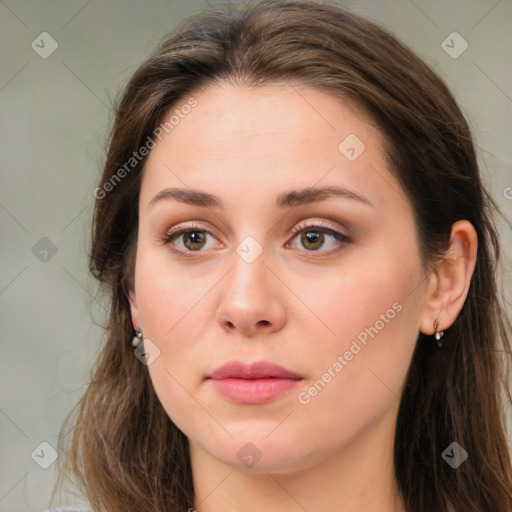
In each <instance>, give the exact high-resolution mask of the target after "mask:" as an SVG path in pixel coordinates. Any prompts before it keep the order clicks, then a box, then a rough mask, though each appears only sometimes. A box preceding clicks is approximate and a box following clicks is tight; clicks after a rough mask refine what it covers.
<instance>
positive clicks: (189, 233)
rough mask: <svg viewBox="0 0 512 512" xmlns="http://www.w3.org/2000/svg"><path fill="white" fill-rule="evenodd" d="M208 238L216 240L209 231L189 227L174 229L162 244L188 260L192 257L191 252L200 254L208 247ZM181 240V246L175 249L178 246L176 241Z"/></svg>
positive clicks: (166, 235)
mask: <svg viewBox="0 0 512 512" xmlns="http://www.w3.org/2000/svg"><path fill="white" fill-rule="evenodd" d="M208 237H212V238H215V237H214V236H213V235H212V234H211V233H210V232H209V231H206V230H205V229H202V228H201V227H200V226H194V225H192V226H190V225H189V226H187V227H184V228H181V229H180V228H177V229H172V230H171V231H170V232H168V233H166V234H165V236H164V237H163V238H162V239H161V242H162V244H164V245H169V246H170V249H171V250H172V251H173V252H175V253H177V254H179V255H180V256H183V257H184V258H188V257H190V256H191V254H190V253H191V252H200V251H201V249H203V248H204V247H205V246H206V245H207V244H206V242H207V239H208ZM179 239H181V240H180V242H181V244H178V247H177V248H175V247H173V246H174V245H176V244H175V243H174V242H175V240H179ZM180 245H181V247H180Z"/></svg>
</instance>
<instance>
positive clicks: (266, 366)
mask: <svg viewBox="0 0 512 512" xmlns="http://www.w3.org/2000/svg"><path fill="white" fill-rule="evenodd" d="M272 377H274V378H282V379H302V377H301V376H300V375H299V374H297V373H294V372H292V371H291V370H288V369H286V368H283V367H282V366H279V365H278V364H275V363H271V362H270V361H256V362H253V363H246V362H243V361H230V362H228V363H226V364H223V365H222V366H220V367H219V368H217V369H216V370H214V371H213V372H212V373H211V375H210V376H209V378H210V379H230V378H231V379H268V378H272Z"/></svg>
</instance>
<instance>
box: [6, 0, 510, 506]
mask: <svg viewBox="0 0 512 512" xmlns="http://www.w3.org/2000/svg"><path fill="white" fill-rule="evenodd" d="M340 4H343V5H345V6H346V7H348V8H350V9H351V10H353V11H355V12H358V13H360V14H363V15H366V16H367V17H369V18H370V19H373V20H374V21H377V22H378V23H381V24H383V25H384V26H386V27H388V28H389V29H391V30H392V31H393V32H394V33H395V34H396V35H397V36H399V37H400V38H401V39H402V40H403V41H405V42H406V43H407V44H408V45H409V46H411V47H412V48H413V49H414V50H416V52H418V54H419V55H420V56H421V57H423V58H424V60H426V61H427V63H429V64H430V65H432V66H433V67H434V68H435V69H436V71H437V72H438V73H439V74H440V75H441V76H442V77H443V78H444V79H445V80H446V81H447V83H448V85H449V86H450V87H451V89H452V91H453V92H454V93H455V95H456V97H457V98H458V100H459V103H460V105H461V106H462V108H463V110H464V112H465V113H466V115H467V117H468V119H469V121H470V123H471V125H472V128H473V131H474V135H475V138H476V142H477V145H478V151H479V157H480V160H481V163H482V171H483V175H484V179H485V181H486V183H487V186H488V187H489V189H490V191H491V193H492V194H493V196H494V198H495V199H496V201H497V202H498V204H499V205H500V206H501V208H502V209H503V211H504V212H505V214H506V215H507V217H508V218H509V219H510V218H512V167H511V162H512V144H511V141H512V133H511V131H512V130H511V121H510V120H511V119H512V86H511V78H512V77H511V72H512V69H511V48H512V30H511V28H512V23H511V22H512V1H511V0H500V1H497V0H449V1H446V0H432V1H422V0H415V1H412V0H387V1H375V0H364V1H357V2H356V1H345V2H340ZM216 5H218V2H215V1H214V0H210V1H209V2H205V1H195V0H194V1H192V0H175V1H164V0H151V1H147V2H135V1H133V0H131V1H121V0H113V1H100V0H89V1H88V0H67V1H63V0H53V1H49V0H32V1H28V0H27V1H25V0H3V1H0V42H1V49H2V51H1V54H0V112H1V117H0V141H1V151H0V173H1V183H2V186H1V189H0V236H1V245H0V253H1V267H0V314H1V324H0V325H1V343H2V345H1V354H2V356H1V363H0V384H1V386H0V429H1V438H0V458H1V470H0V471H1V473H0V475H1V476H0V512H14V511H21V510H25V511H42V510H44V509H45V508H47V507H48V505H49V497H50V492H51V490H52V488H53V484H54V480H55V476H56V467H57V462H54V461H53V459H54V454H53V452H52V447H53V448H57V434H58V431H59V428H60V425H61V423H62V421H63V419H64V417H65V415H66V414H67V413H69V412H70V410H71V408H72V407H73V406H74V405H75V403H76V401H77V400H78V399H79V397H80V396H81V394H82V392H83V390H84V386H85V383H86V381H87V372H88V370H89V367H90V365H91V364H92V362H93V360H94V358H95V357H96V354H97V347H98V344H99V341H100V338H101V335H102V329H101V328H100V327H99V326H98V322H101V320H102V317H103V314H104V310H103V307H102V305H101V304H100V303H98V302H96V301H95V300H94V299H92V298H91V295H94V291H95V283H94V282H93V280H92V278H90V277H89V276H88V272H87V259H86V254H87V251H88V248H89V225H90V221H91V214H92V205H93V189H94V188H95V186H96V182H97V180H98V178H99V175H100V172H101V167H102V164H103V161H104V154H105V140H106V136H107V134H108V130H109V128H110V125H111V122H112V119H113V117H112V109H111V104H112V102H113V100H114V99H115V98H116V95H117V94H118V92H119V90H120V88H121V87H122V86H123V84H125V83H126V80H127V79H128V78H129V76H130V75H131V74H132V73H133V71H134V70H135V69H136V67H137V66H138V65H139V64H140V63H141V62H142V60H143V59H144V58H145V57H146V56H147V55H148V54H149V53H150V51H151V50H152V49H153V48H154V46H155V44H157V43H158V42H159V41H160V39H161V38H162V37H163V36H164V34H166V33H168V32H169V31H171V30H172V29H173V28H174V27H175V26H176V24H177V23H179V22H180V21H182V20H183V19H184V18H186V17H187V16H189V15H191V14H194V13H197V12H199V11H202V10H205V9H207V10H209V9H211V8H212V7H215V6H216ZM453 32H457V33H458V34H459V35H453ZM42 33H46V34H42ZM41 34H42V35H41ZM443 41H444V43H443ZM466 44H467V48H466V49H465V47H466ZM56 45H58V46H57V47H56V49H55V50H54V48H55V46H56ZM52 50H54V51H53V53H51V54H50V52H51V51H52ZM501 230H502V240H503V244H504V256H505V262H504V263H505V266H506V279H505V281H504V282H503V287H504V288H505V289H506V290H507V294H508V295H507V300H508V302H509V304H510V289H511V288H512V287H511V286H510V285H511V278H512V272H511V268H512V266H511V260H510V254H511V253H512V236H511V232H510V228H506V227H505V224H504V223H502V225H501ZM509 311H510V306H509ZM41 443H48V444H41ZM48 445H50V446H48ZM52 462H53V463H52ZM44 466H48V467H47V468H46V469H45V467H44ZM68 501H69V503H77V502H78V500H77V499H76V498H73V497H69V498H67V497H66V496H65V495H64V496H62V497H61V499H60V501H59V503H60V504H62V505H64V504H66V503H67V502H68ZM53 505H54V506H55V505H56V503H53Z"/></svg>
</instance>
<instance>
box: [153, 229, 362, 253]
mask: <svg viewBox="0 0 512 512" xmlns="http://www.w3.org/2000/svg"><path fill="white" fill-rule="evenodd" d="M304 231H316V232H321V233H325V234H327V235H330V236H332V237H333V238H334V239H336V240H337V241H338V242H339V245H340V247H344V246H346V245H348V244H350V243H351V242H352V240H351V239H350V238H349V237H347V236H346V235H344V234H343V233H340V232H339V231H336V230H334V229H332V228H330V227H329V226H328V225H326V224H324V223H323V222H320V223H318V224H306V223H305V224H298V225H297V226H296V227H295V228H294V229H293V230H292V238H295V236H296V235H298V234H300V233H302V232H304ZM190 232H201V233H207V234H209V235H211V236H213V235H212V234H211V233H210V232H209V231H207V230H206V229H203V228H202V227H201V226H198V225H194V224H192V225H189V226H187V227H185V228H182V229H179V228H178V229H173V230H171V231H170V232H168V233H166V234H165V235H164V236H163V237H161V238H160V243H161V244H162V245H169V246H170V244H171V243H172V242H173V241H174V240H175V239H176V238H179V237H180V236H181V235H184V234H186V233H190ZM214 238H215V237H214ZM170 250H171V251H172V252H174V253H175V254H177V255H178V256H180V257H182V258H193V257H194V253H199V252H203V251H201V250H198V251H191V250H186V251H184V250H182V249H175V248H174V247H170ZM336 250H338V249H335V251H336ZM305 252H306V253H316V252H320V253H326V252H327V254H329V253H332V252H334V251H315V250H307V249H305ZM314 257H317V256H314Z"/></svg>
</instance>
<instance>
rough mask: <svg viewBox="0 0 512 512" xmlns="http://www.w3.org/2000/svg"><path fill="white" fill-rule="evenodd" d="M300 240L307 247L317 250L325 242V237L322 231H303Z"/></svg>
mask: <svg viewBox="0 0 512 512" xmlns="http://www.w3.org/2000/svg"><path fill="white" fill-rule="evenodd" d="M300 241H301V243H302V245H303V246H304V247H305V248H306V249H311V250H314V251H316V250H317V249H319V248H320V247H322V245H323V244H324V242H325V237H324V234H323V233H322V232H321V231H303V232H302V233H301V236H300Z"/></svg>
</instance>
